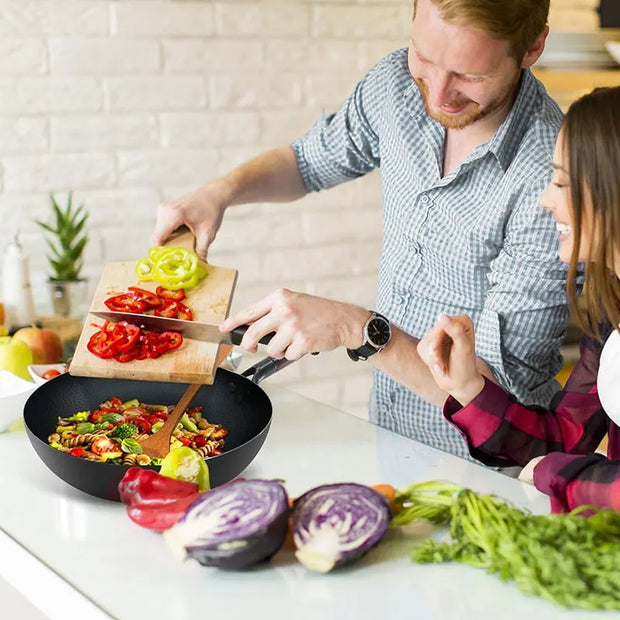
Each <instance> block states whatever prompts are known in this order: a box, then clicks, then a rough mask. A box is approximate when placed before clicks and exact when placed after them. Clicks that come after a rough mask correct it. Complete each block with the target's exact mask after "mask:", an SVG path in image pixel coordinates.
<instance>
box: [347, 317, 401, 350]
mask: <svg viewBox="0 0 620 620" xmlns="http://www.w3.org/2000/svg"><path fill="white" fill-rule="evenodd" d="M363 329H364V344H363V345H362V346H361V347H358V348H357V349H347V353H348V355H349V357H350V358H351V359H352V360H353V361H354V362H357V361H358V360H364V361H365V360H367V359H368V358H369V357H370V356H371V355H374V354H375V353H379V351H381V350H383V349H385V347H387V345H388V344H389V342H390V340H391V338H392V327H391V326H390V322H389V321H388V320H387V319H386V318H385V317H384V316H383V315H382V314H379V313H378V312H373V313H372V314H371V315H370V318H369V319H368V320H367V321H366V322H365V323H364V327H363Z"/></svg>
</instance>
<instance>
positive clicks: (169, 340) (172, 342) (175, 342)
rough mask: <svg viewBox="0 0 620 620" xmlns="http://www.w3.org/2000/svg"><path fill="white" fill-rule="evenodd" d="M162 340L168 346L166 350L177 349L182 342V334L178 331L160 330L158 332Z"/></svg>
mask: <svg viewBox="0 0 620 620" xmlns="http://www.w3.org/2000/svg"><path fill="white" fill-rule="evenodd" d="M160 336H161V338H162V341H163V342H165V343H166V344H167V346H168V350H169V351H172V350H173V349H178V348H179V347H180V346H181V344H182V343H183V336H181V334H179V332H162V333H161V334H160Z"/></svg>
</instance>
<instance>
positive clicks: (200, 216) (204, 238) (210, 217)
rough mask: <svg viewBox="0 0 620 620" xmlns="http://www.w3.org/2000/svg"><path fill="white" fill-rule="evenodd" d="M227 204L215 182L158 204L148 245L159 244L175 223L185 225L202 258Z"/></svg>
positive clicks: (220, 222)
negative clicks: (155, 220) (192, 236)
mask: <svg viewBox="0 0 620 620" xmlns="http://www.w3.org/2000/svg"><path fill="white" fill-rule="evenodd" d="M227 206H228V204H227V201H226V199H225V196H224V192H223V191H222V190H221V189H220V187H219V185H218V183H217V182H213V183H208V184H207V185H203V186H202V187H199V188H198V189H196V190H194V191H193V192H190V193H189V194H185V195H184V196H181V197H180V198H177V199H175V200H169V201H167V202H163V203H161V204H160V205H159V207H158V209H157V222H156V224H155V230H154V231H153V235H152V237H151V243H152V245H162V244H163V243H164V242H165V241H166V239H167V238H168V237H169V236H170V235H171V234H172V233H173V232H174V231H175V230H176V229H177V228H179V226H182V225H183V224H185V226H187V227H188V228H189V229H190V230H191V231H192V234H193V235H194V237H195V238H196V253H197V254H198V256H200V258H202V259H204V260H206V258H207V251H208V250H209V246H210V245H211V243H212V242H213V239H215V235H216V234H217V231H218V230H219V228H220V226H221V224H222V218H223V216H224V211H225V209H226V207H227Z"/></svg>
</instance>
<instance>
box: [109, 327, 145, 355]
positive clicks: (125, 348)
mask: <svg viewBox="0 0 620 620" xmlns="http://www.w3.org/2000/svg"><path fill="white" fill-rule="evenodd" d="M116 325H117V327H118V329H119V330H122V331H123V332H124V333H123V338H122V340H120V341H118V342H116V343H115V344H113V345H112V348H113V349H114V351H115V352H116V353H127V352H129V351H131V350H132V349H133V348H134V347H135V346H136V344H137V343H138V339H139V338H140V332H141V330H140V328H139V327H138V326H136V325H132V324H131V323H127V321H120V322H119V323H117V324H116ZM119 361H121V360H119ZM124 361H127V360H124Z"/></svg>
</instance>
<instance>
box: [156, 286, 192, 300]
mask: <svg viewBox="0 0 620 620" xmlns="http://www.w3.org/2000/svg"><path fill="white" fill-rule="evenodd" d="M155 292H156V293H157V295H158V296H159V297H162V298H163V299H173V300H174V301H183V300H184V299H185V291H184V290H183V289H182V288H180V289H179V290H178V291H171V290H170V289H169V288H164V287H163V286H158V287H157V289H156V291H155Z"/></svg>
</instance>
